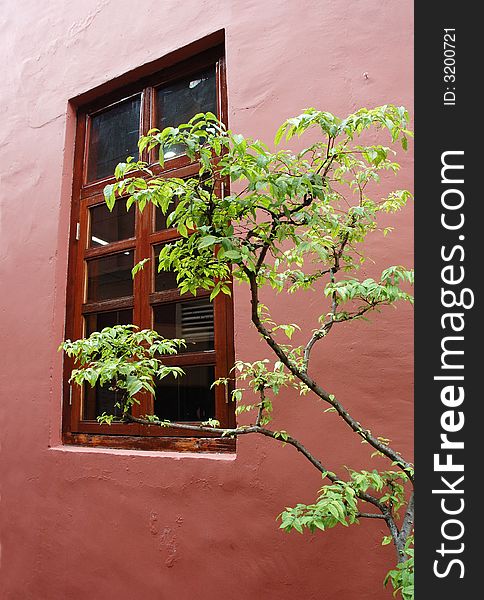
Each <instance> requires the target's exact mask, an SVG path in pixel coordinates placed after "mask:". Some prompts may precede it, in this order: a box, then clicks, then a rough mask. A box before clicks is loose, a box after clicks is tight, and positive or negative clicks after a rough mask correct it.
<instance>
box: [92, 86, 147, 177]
mask: <svg viewBox="0 0 484 600" xmlns="http://www.w3.org/2000/svg"><path fill="white" fill-rule="evenodd" d="M140 107H141V96H135V97H134V98H129V99H128V100H124V101H123V102H120V103H119V104H116V105H115V106H113V107H111V108H108V109H107V110H105V111H103V112H102V113H99V114H97V115H94V116H92V117H91V118H90V121H91V127H90V132H89V151H88V161H87V180H88V181H94V180H96V179H101V178H103V177H110V176H112V175H113V174H114V167H115V166H116V165H117V164H118V163H119V162H123V161H125V160H126V157H128V156H134V158H135V159H138V156H139V154H138V139H139V133H140V132H139V126H140Z"/></svg>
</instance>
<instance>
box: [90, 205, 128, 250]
mask: <svg viewBox="0 0 484 600" xmlns="http://www.w3.org/2000/svg"><path fill="white" fill-rule="evenodd" d="M89 214H90V218H91V231H90V235H89V247H90V248H94V247H96V246H106V245H107V244H111V243H112V242H118V241H119V240H127V239H128V238H132V237H134V215H135V211H134V209H131V210H126V205H125V203H124V202H122V201H119V202H116V204H115V205H114V208H113V210H112V211H110V210H109V208H108V207H107V205H106V204H105V203H103V204H99V206H92V207H91V208H90V209H89Z"/></svg>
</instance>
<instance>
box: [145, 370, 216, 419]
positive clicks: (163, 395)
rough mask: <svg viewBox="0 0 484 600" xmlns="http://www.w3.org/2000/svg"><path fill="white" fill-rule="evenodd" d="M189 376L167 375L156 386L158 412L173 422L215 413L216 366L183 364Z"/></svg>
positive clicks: (159, 415)
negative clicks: (214, 386) (213, 384)
mask: <svg viewBox="0 0 484 600" xmlns="http://www.w3.org/2000/svg"><path fill="white" fill-rule="evenodd" d="M183 370H184V372H185V375H183V376H181V377H177V378H176V379H175V378H174V377H172V376H170V375H169V376H167V377H165V378H163V379H162V380H161V381H160V382H159V383H158V385H157V386H156V396H155V399H154V406H155V415H157V416H158V417H159V418H160V419H169V420H170V421H205V420H206V419H209V418H210V417H212V418H213V417H214V416H215V393H214V390H213V389H210V386H211V385H212V383H213V382H214V380H215V367H213V366H197V367H183Z"/></svg>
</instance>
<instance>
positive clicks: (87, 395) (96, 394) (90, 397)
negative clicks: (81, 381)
mask: <svg viewBox="0 0 484 600" xmlns="http://www.w3.org/2000/svg"><path fill="white" fill-rule="evenodd" d="M84 318H85V320H86V335H91V333H92V332H93V331H101V330H102V329H104V327H113V325H128V324H129V323H132V322H133V310H132V309H131V308H127V309H123V310H110V311H106V312H101V313H92V314H89V315H85V317H84ZM120 399H121V396H120V394H119V392H114V391H112V390H110V389H109V386H104V387H101V386H99V385H96V386H95V387H94V388H92V387H91V386H90V385H88V384H86V385H85V387H84V411H83V418H84V419H86V420H88V421H94V420H95V419H96V417H98V416H100V415H102V414H103V412H105V413H106V414H108V415H115V416H116V417H119V416H120V415H121V412H122V411H121V409H120V408H118V407H116V406H114V405H115V404H116V402H118V401H119V400H120Z"/></svg>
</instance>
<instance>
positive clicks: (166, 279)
mask: <svg viewBox="0 0 484 600" xmlns="http://www.w3.org/2000/svg"><path fill="white" fill-rule="evenodd" d="M161 248H162V246H155V248H154V253H155V257H154V261H153V265H154V269H155V292H164V291H166V290H176V289H177V288H178V284H177V282H176V274H175V273H173V272H172V271H160V272H158V265H159V264H160V261H159V259H158V256H159V254H160V250H161Z"/></svg>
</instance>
